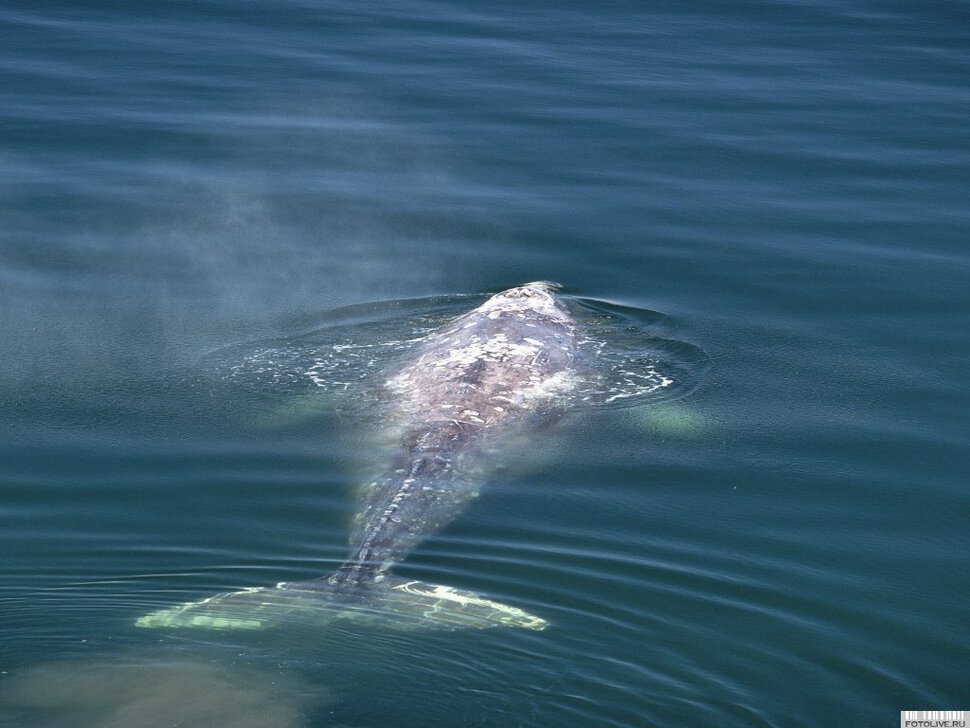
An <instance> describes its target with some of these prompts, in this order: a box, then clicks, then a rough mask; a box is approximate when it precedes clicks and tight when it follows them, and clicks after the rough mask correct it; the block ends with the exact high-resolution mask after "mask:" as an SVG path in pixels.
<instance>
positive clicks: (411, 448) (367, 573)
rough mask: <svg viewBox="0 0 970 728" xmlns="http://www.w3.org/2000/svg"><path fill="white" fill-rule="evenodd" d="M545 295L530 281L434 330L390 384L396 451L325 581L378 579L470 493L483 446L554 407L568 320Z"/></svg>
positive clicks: (562, 387)
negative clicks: (348, 548)
mask: <svg viewBox="0 0 970 728" xmlns="http://www.w3.org/2000/svg"><path fill="white" fill-rule="evenodd" d="M552 291H553V285H552V284H549V283H530V284H527V285H524V286H519V287H517V288H512V289H509V290H506V291H503V292H501V293H499V294H497V295H495V296H492V297H491V298H490V299H489V300H488V301H486V302H485V303H484V304H482V305H481V306H479V307H478V308H476V309H474V310H473V311H470V312H469V313H466V314H465V315H463V316H461V317H459V318H458V319H456V320H454V321H452V322H451V323H450V324H448V325H446V326H444V327H443V328H441V329H439V330H438V331H437V332H435V333H434V334H432V335H431V336H430V338H429V340H428V341H427V342H425V343H424V345H423V346H421V348H420V350H419V352H418V354H417V356H415V357H414V358H413V359H412V360H410V361H409V362H408V363H407V364H405V365H404V366H403V367H402V368H401V369H400V371H398V372H397V374H395V375H394V376H393V377H391V378H390V379H389V381H388V382H387V385H386V386H387V388H388V391H389V394H390V395H391V397H392V401H393V402H394V405H393V408H392V411H391V412H390V413H389V414H388V418H389V420H391V421H392V422H396V423H397V425H398V429H399V430H400V435H399V437H400V452H399V455H398V459H397V462H396V463H394V464H393V466H392V467H391V468H390V469H389V470H388V471H387V472H386V473H385V474H384V475H383V476H382V477H380V478H378V479H377V480H375V481H374V482H372V483H370V484H369V485H368V486H366V487H365V488H364V491H363V496H364V507H363V509H362V511H361V512H360V514H359V515H358V517H357V519H356V521H355V524H354V529H353V534H352V537H351V542H352V546H353V549H354V550H353V552H352V553H351V555H350V557H349V559H348V561H347V563H345V564H344V565H343V566H342V567H341V568H340V569H338V570H337V571H336V572H335V573H334V574H332V575H331V576H330V577H328V582H329V583H330V584H331V585H334V586H338V585H347V586H351V587H354V588H359V587H362V586H366V585H367V584H369V583H372V582H377V581H380V580H381V579H383V577H384V575H385V574H386V572H387V571H388V569H389V568H390V567H391V566H392V565H393V564H394V563H395V562H397V561H400V560H401V559H402V558H404V557H405V556H406V554H407V553H408V552H409V551H410V550H411V549H412V548H414V546H415V545H416V544H417V543H418V542H419V541H420V540H421V539H423V538H424V537H426V536H428V535H430V534H432V533H434V532H436V531H438V530H440V529H441V528H443V527H444V526H445V525H447V524H448V523H449V522H450V521H451V520H452V519H453V518H454V517H455V516H456V515H458V513H460V512H461V510H462V509H463V508H464V506H465V505H466V504H467V502H468V501H469V499H471V498H474V497H475V496H476V495H477V492H478V485H479V479H480V476H479V477H476V476H478V475H479V473H478V472H473V471H477V470H480V468H478V467H476V465H477V463H476V462H475V461H476V455H478V454H479V453H480V449H481V447H482V446H483V444H485V443H486V442H487V441H488V440H489V439H490V438H491V437H492V436H494V435H497V434H501V433H505V432H508V431H510V430H512V429H513V428H515V427H516V426H517V425H518V424H520V423H521V422H522V420H523V418H525V417H529V418H531V417H533V416H535V415H536V414H537V413H539V412H542V411H548V410H550V409H553V408H554V406H555V402H556V400H557V399H558V398H560V397H561V395H562V394H563V393H564V391H566V390H568V389H569V388H571V386H572V384H573V382H574V377H573V374H572V364H573V359H574V356H575V346H576V344H575V322H574V321H573V318H572V316H571V315H570V314H569V312H568V311H567V310H566V309H565V308H564V307H563V305H562V304H561V303H560V302H559V301H558V300H557V299H556V297H555V296H554V294H553V293H552Z"/></svg>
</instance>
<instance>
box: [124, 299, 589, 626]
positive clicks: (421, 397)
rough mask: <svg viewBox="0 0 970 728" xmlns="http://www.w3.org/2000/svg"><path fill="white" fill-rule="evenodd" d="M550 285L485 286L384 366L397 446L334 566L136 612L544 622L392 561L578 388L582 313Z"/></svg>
mask: <svg viewBox="0 0 970 728" xmlns="http://www.w3.org/2000/svg"><path fill="white" fill-rule="evenodd" d="M557 288H558V287H557V286H556V285H555V284H551V283H546V282H536V283H528V284H526V285H523V286H518V287H516V288H511V289H509V290H506V291H502V292H501V293H498V294H496V295H494V296H492V297H491V298H489V299H488V300H487V301H486V302H485V303H483V304H482V305H481V306H479V307H478V308H475V309H474V310H472V311H469V312H468V313H466V314H464V315H462V316H460V317H458V318H457V319H455V320H453V321H451V322H450V323H449V324H447V325H445V326H443V327H441V328H440V329H438V330H437V331H435V332H433V333H432V334H431V335H429V336H428V337H427V339H426V340H425V341H424V342H423V344H422V345H421V346H420V347H419V349H418V351H417V353H416V354H415V355H414V356H413V357H411V358H410V359H409V360H408V361H407V362H405V363H403V364H402V365H401V366H400V367H399V368H398V369H397V370H396V371H395V372H394V373H393V374H392V376H390V377H389V378H388V379H387V381H386V383H385V387H386V392H387V394H388V399H389V401H390V403H391V404H390V406H389V407H388V412H387V414H386V418H385V419H386V421H387V422H389V423H392V427H393V430H394V432H395V435H396V441H397V442H398V447H397V451H396V453H395V455H394V456H393V458H392V462H390V463H389V464H388V467H387V469H386V470H385V471H384V472H383V473H382V474H381V475H380V476H379V477H378V478H376V479H374V480H373V481H371V482H370V483H368V484H366V485H365V486H364V487H363V488H362V489H361V504H360V505H361V507H360V510H359V512H358V515H357V516H356V518H355V520H354V525H353V528H352V531H351V538H350V543H351V551H350V553H349V555H348V557H347V560H346V561H345V562H344V564H343V565H341V566H340V567H339V568H338V569H337V570H336V571H334V572H333V573H331V574H329V575H327V576H323V577H320V578H319V579H313V580H310V581H302V582H281V583H279V584H277V585H276V586H273V587H253V588H250V589H244V590H241V591H237V592H228V593H225V594H217V595H215V596H211V597H208V598H207V599H203V600H201V601H198V602H189V603H187V604H182V605H179V606H176V607H171V608H167V609H162V610H159V611H156V612H152V613H150V614H147V615H145V616H142V617H140V618H139V619H138V620H137V621H136V625H137V626H139V627H200V628H209V629H260V628H264V627H268V626H272V625H274V624H281V623H286V622H288V621H300V620H302V621H305V622H309V623H312V624H322V623H327V622H332V621H335V620H338V619H347V620H353V621H357V622H372V623H379V624H381V625H385V626H390V627H396V628H401V629H414V628H438V629H457V628H462V627H465V628H468V627H471V628H485V627H492V626H500V625H502V626H513V627H521V628H526V629H534V630H541V629H544V628H545V627H546V626H547V624H548V623H547V622H546V621H545V620H544V619H542V618H541V617H538V616H536V615H533V614H529V613H528V612H525V611H523V610H521V609H518V608H516V607H513V606H510V605H506V604H501V603H499V602H496V601H493V600H490V599H488V598H486V597H483V596H480V595H478V594H476V593H474V592H470V591H465V590H459V589H453V588H451V587H447V586H442V585H435V584H427V583H425V582H421V581H415V580H407V579H402V578H400V577H397V576H395V575H394V574H393V573H392V572H391V568H392V567H393V566H394V564H396V563H398V562H400V561H401V560H402V559H404V558H405V557H406V556H407V554H408V553H409V552H410V551H411V550H412V549H414V547H415V546H416V545H417V544H418V543H419V542H420V541H422V540H423V539H424V538H427V537H428V536H430V535H432V534H434V533H435V532H437V531H439V530H440V529H442V528H443V527H444V526H446V525H447V524H448V523H450V522H451V521H452V520H453V519H454V518H455V517H456V516H457V515H458V514H459V513H461V512H462V510H464V508H465V507H466V506H467V505H468V503H469V502H470V501H471V500H472V499H474V498H475V497H476V496H477V495H478V489H479V487H480V485H481V483H482V482H483V480H484V476H483V474H484V472H485V471H486V470H487V448H488V445H489V443H491V442H493V441H494V440H495V439H496V438H497V437H500V436H504V435H508V434H509V433H514V432H515V431H516V430H517V429H520V428H523V427H525V426H527V425H528V424H529V423H530V422H531V421H533V420H534V419H535V418H537V417H540V418H541V417H544V416H549V415H550V414H551V413H554V412H555V411H556V409H557V403H559V402H561V401H562V400H563V399H564V398H565V395H567V394H568V392H569V391H570V390H571V389H573V388H574V387H575V384H576V380H577V377H576V374H575V372H574V360H575V357H576V347H577V342H576V323H575V321H574V320H573V317H572V316H571V315H570V313H569V311H568V310H567V309H566V308H565V306H564V305H563V304H562V302H561V301H560V300H559V299H558V298H557V297H556V295H555V290H556V289H557Z"/></svg>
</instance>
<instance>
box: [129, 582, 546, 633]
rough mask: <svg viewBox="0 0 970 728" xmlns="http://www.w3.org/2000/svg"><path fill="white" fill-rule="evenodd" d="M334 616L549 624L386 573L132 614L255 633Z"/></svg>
mask: <svg viewBox="0 0 970 728" xmlns="http://www.w3.org/2000/svg"><path fill="white" fill-rule="evenodd" d="M338 620H347V621H350V622H356V623H360V624H371V625H374V626H380V627H387V628H392V629H399V630H419V629H438V630H457V629H486V628H488V627H519V628H522V629H531V630H543V629H545V628H546V627H547V626H548V624H549V623H548V622H547V621H546V620H544V619H542V618H541V617H538V616H536V615H534V614H529V613H528V612H525V611H523V610H521V609H519V608H517V607H512V606H509V605H507V604H501V603H499V602H495V601H492V600H491V599H486V598H485V597H482V596H480V595H478V594H475V593H474V592H470V591H464V590H461V589H452V588H451V587H447V586H440V585H437V584H427V583H425V582H421V581H415V580H413V579H402V578H400V577H396V576H391V575H386V576H385V577H384V579H382V580H381V582H380V583H377V584H371V585H369V586H367V587H366V588H361V589H356V590H349V589H347V588H346V587H334V586H331V585H330V584H329V583H328V582H327V581H326V580H325V579H315V580H312V581H299V582H281V583H279V584H277V585H276V586H275V587H253V588H251V589H244V590H242V591H236V592H226V593H223V594H216V595H214V596H211V597H208V598H206V599H203V600H201V601H198V602H188V603H186V604H180V605H178V606H175V607H170V608H168V609H160V610H158V611H155V612H151V613H150V614H146V615H145V616H143V617H139V618H138V619H137V620H136V621H135V625H136V626H138V627H148V628H178V627H195V628H201V629H217V630H240V629H244V630H245V629H251V630H256V629H266V628H269V627H274V626H283V625H286V624H300V625H313V626H319V625H323V624H328V623H331V622H336V621H338Z"/></svg>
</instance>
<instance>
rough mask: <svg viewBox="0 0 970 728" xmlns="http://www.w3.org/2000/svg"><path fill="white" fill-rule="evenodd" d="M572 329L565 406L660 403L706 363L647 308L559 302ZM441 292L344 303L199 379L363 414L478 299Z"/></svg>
mask: <svg viewBox="0 0 970 728" xmlns="http://www.w3.org/2000/svg"><path fill="white" fill-rule="evenodd" d="M562 298H563V299H564V300H565V302H566V304H567V306H568V307H569V308H570V310H571V312H572V313H573V315H574V317H575V318H576V321H577V325H578V334H579V336H578V338H579V342H580V344H579V352H578V357H577V361H576V369H577V374H578V375H579V384H578V386H577V387H576V389H575V390H574V391H573V392H571V393H570V395H569V396H568V401H567V402H565V404H566V405H568V406H569V407H571V408H578V409H582V408H586V407H604V406H606V407H620V406H629V405H634V404H640V403H643V402H660V401H669V400H672V399H677V398H680V397H683V396H684V395H686V394H688V393H690V392H691V391H692V390H693V389H694V388H695V387H696V386H697V384H698V383H699V382H700V380H701V378H702V376H703V374H704V372H705V371H706V370H707V368H708V366H709V360H708V358H707V355H706V354H705V353H704V352H703V350H701V349H699V348H698V347H696V346H694V345H692V344H690V343H688V342H686V341H682V340H679V339H676V338H673V337H671V336H670V335H669V333H668V331H667V330H668V329H669V328H670V326H669V323H668V319H667V317H666V316H664V315H663V314H660V313H657V312H655V311H649V310H646V309H635V308H628V307H621V306H617V305H614V304H609V303H605V302H601V301H595V300H591V299H582V298H574V297H569V296H563V297H562ZM481 300H482V297H480V296H468V295H459V296H444V297H431V298H420V299H407V300H398V301H385V302H380V303H373V304H362V305H355V306H347V307H343V308H339V309H336V310H334V311H331V312H328V313H326V314H324V315H322V316H321V317H319V318H318V319H317V320H316V321H315V322H313V323H311V324H310V325H307V324H306V322H301V324H300V325H294V326H293V327H292V333H290V334H284V335H283V336H277V337H273V338H267V339H262V340H256V341H250V342H246V343H244V344H238V345H234V346H230V347H226V348H224V349H220V350H219V351H216V352H214V353H212V354H210V355H209V357H208V358H207V360H206V362H205V367H206V368H207V369H208V374H209V375H211V376H212V377H213V378H215V379H217V380H221V381H224V382H226V383H227V384H230V385H232V386H233V387H239V388H242V389H244V390H247V391H249V392H251V393H252V394H254V395H257V396H261V397H272V398H274V399H277V398H279V399H285V398H287V397H290V398H293V399H299V398H303V397H311V396H314V397H315V396H317V395H325V396H326V402H327V408H328V409H337V410H339V409H345V408H348V409H349V408H352V409H353V410H354V411H355V412H356V413H358V414H363V415H366V414H367V412H368V410H369V409H371V408H373V407H374V406H375V405H377V404H379V403H380V400H381V393H380V390H381V387H380V385H381V384H382V383H383V381H384V380H385V377H386V375H387V374H388V373H389V372H391V371H393V370H394V368H395V366H396V365H397V363H398V362H400V361H401V360H402V359H404V358H406V357H407V355H408V353H409V352H411V351H412V350H413V349H414V348H415V347H416V346H418V345H419V344H420V343H421V342H422V341H423V340H424V338H425V337H426V336H427V335H428V334H429V333H431V332H432V331H434V330H436V329H437V328H438V327H439V326H441V325H442V324H444V323H446V322H447V321H449V320H451V319H452V318H454V317H456V316H458V315H460V314H462V313H464V312H466V311H468V310H469V309H471V308H473V307H474V306H476V305H478V304H479V303H481Z"/></svg>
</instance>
